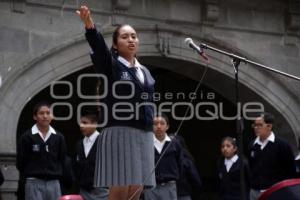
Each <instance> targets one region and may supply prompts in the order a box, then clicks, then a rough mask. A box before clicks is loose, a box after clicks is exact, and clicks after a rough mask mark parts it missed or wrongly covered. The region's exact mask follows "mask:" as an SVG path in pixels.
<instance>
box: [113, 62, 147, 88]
mask: <svg viewBox="0 0 300 200" xmlns="http://www.w3.org/2000/svg"><path fill="white" fill-rule="evenodd" d="M118 61H120V62H121V63H123V64H124V65H125V66H126V67H128V68H130V67H136V68H137V77H138V79H139V80H140V82H141V83H142V84H144V82H145V77H144V74H143V72H142V69H141V68H142V65H141V64H140V63H139V61H138V60H137V59H136V58H135V59H134V66H132V65H130V63H129V62H128V61H127V60H126V59H125V58H123V57H122V56H118Z"/></svg>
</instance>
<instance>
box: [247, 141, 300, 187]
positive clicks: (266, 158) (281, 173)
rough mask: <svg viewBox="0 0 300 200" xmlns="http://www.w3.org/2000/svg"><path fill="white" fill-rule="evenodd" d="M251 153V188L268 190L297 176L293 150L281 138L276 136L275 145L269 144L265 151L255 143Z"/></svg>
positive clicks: (252, 143) (252, 144) (252, 145)
mask: <svg viewBox="0 0 300 200" xmlns="http://www.w3.org/2000/svg"><path fill="white" fill-rule="evenodd" d="M249 152H250V155H249V164H250V170H251V188H253V189H256V190H262V189H267V188H269V187H271V186H272V185H274V184H275V183H277V182H280V181H282V180H285V179H289V178H294V177H295V176H296V166H295V161H294V154H293V152H292V149H291V147H290V145H289V144H288V143H287V142H285V141H284V140H282V139H280V138H279V137H277V136H275V141H274V143H273V142H268V144H267V145H266V146H265V147H264V149H263V150H261V149H260V145H258V144H254V141H253V142H251V144H250V151H249Z"/></svg>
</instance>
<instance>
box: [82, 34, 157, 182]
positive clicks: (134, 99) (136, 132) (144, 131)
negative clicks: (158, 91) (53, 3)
mask: <svg viewBox="0 0 300 200" xmlns="http://www.w3.org/2000/svg"><path fill="white" fill-rule="evenodd" d="M85 35H86V39H87V41H88V43H89V45H90V47H91V48H92V53H91V59H92V62H93V64H94V67H95V69H96V72H97V73H99V74H102V75H104V76H105V77H106V78H107V84H106V85H105V86H104V90H105V92H107V95H106V96H105V97H104V98H103V99H101V103H103V104H104V105H105V106H103V107H104V108H103V109H101V111H100V113H101V114H100V116H101V118H100V121H101V122H102V123H103V124H106V127H105V128H104V129H103V130H102V132H101V136H100V137H99V140H98V148H97V154H96V171H95V186H97V187H110V186H122V185H123V186H124V185H142V184H144V185H145V186H146V187H147V186H149V187H151V186H154V185H155V177H154V175H152V176H150V177H149V175H150V174H151V171H152V169H153V168H154V150H153V138H152V132H151V131H152V123H153V117H154V115H153V105H154V104H152V102H153V92H154V83H155V81H154V79H153V78H152V76H151V74H150V72H149V71H148V70H147V68H146V67H144V66H142V65H141V64H140V63H138V61H137V60H135V64H134V66H130V65H129V63H128V62H127V63H126V60H125V59H124V58H122V57H118V56H116V55H115V54H114V53H112V52H111V51H110V50H109V49H108V47H107V46H106V44H105V41H104V39H103V36H102V35H101V34H100V33H99V32H97V30H96V29H87V30H86V34H85ZM120 81H121V82H120ZM121 109H125V110H126V112H124V110H122V111H121ZM118 111H120V112H118ZM104 122H106V123H104Z"/></svg>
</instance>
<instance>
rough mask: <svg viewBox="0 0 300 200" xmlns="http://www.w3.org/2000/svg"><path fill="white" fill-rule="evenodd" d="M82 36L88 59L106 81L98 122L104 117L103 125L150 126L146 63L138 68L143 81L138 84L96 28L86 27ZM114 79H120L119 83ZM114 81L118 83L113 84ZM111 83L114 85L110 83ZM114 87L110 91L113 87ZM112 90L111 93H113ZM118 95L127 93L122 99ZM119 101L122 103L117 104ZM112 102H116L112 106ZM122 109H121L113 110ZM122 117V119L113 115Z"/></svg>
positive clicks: (150, 80) (150, 96)
mask: <svg viewBox="0 0 300 200" xmlns="http://www.w3.org/2000/svg"><path fill="white" fill-rule="evenodd" d="M85 35H86V39H87V41H88V43H89V45H90V47H91V48H92V51H93V52H92V54H91V58H92V62H93V64H94V67H95V69H96V71H97V72H98V73H99V74H102V75H105V77H107V84H106V85H104V90H106V91H104V92H107V95H106V96H105V97H103V99H100V102H101V103H103V104H104V105H105V106H106V108H107V110H106V108H103V107H105V106H101V108H103V109H101V115H100V116H102V119H101V120H100V121H101V123H105V122H106V121H107V124H106V125H107V126H108V127H109V126H130V127H135V128H139V129H143V130H152V121H153V117H154V116H153V106H151V105H150V104H151V103H152V101H153V92H154V83H155V81H154V79H153V78H152V76H151V74H150V72H149V71H148V70H147V68H146V67H142V68H141V70H142V72H143V74H144V77H145V83H144V84H142V83H141V82H140V81H139V79H138V77H137V76H136V75H135V73H134V72H133V71H131V70H129V68H128V67H127V66H125V65H124V64H122V63H121V62H119V61H118V60H117V57H116V56H115V55H114V54H112V53H111V51H110V50H109V49H108V47H107V46H106V44H105V41H104V38H103V36H102V35H101V34H100V33H99V32H97V30H96V29H87V30H86V34H85ZM118 81H122V82H123V83H122V84H121V83H120V82H118ZM116 83H118V84H117V85H116ZM129 83H130V84H132V85H129ZM114 85H115V86H116V87H114ZM132 86H133V87H132ZM113 90H114V91H113ZM114 93H115V95H114ZM131 94H132V95H131ZM118 96H122V97H125V96H130V98H125V99H122V98H120V97H118ZM120 103H123V105H120ZM114 106H116V107H115V108H114ZM117 109H118V110H120V109H125V110H126V111H125V112H124V111H123V112H116V111H117ZM114 114H115V116H117V117H122V118H123V119H125V118H128V119H125V120H123V119H117V118H116V117H115V116H114Z"/></svg>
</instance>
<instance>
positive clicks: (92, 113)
mask: <svg viewBox="0 0 300 200" xmlns="http://www.w3.org/2000/svg"><path fill="white" fill-rule="evenodd" d="M80 117H81V118H82V117H85V118H88V119H89V120H91V122H93V123H98V121H99V114H98V112H97V110H85V111H83V112H82V113H81V115H80Z"/></svg>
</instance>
